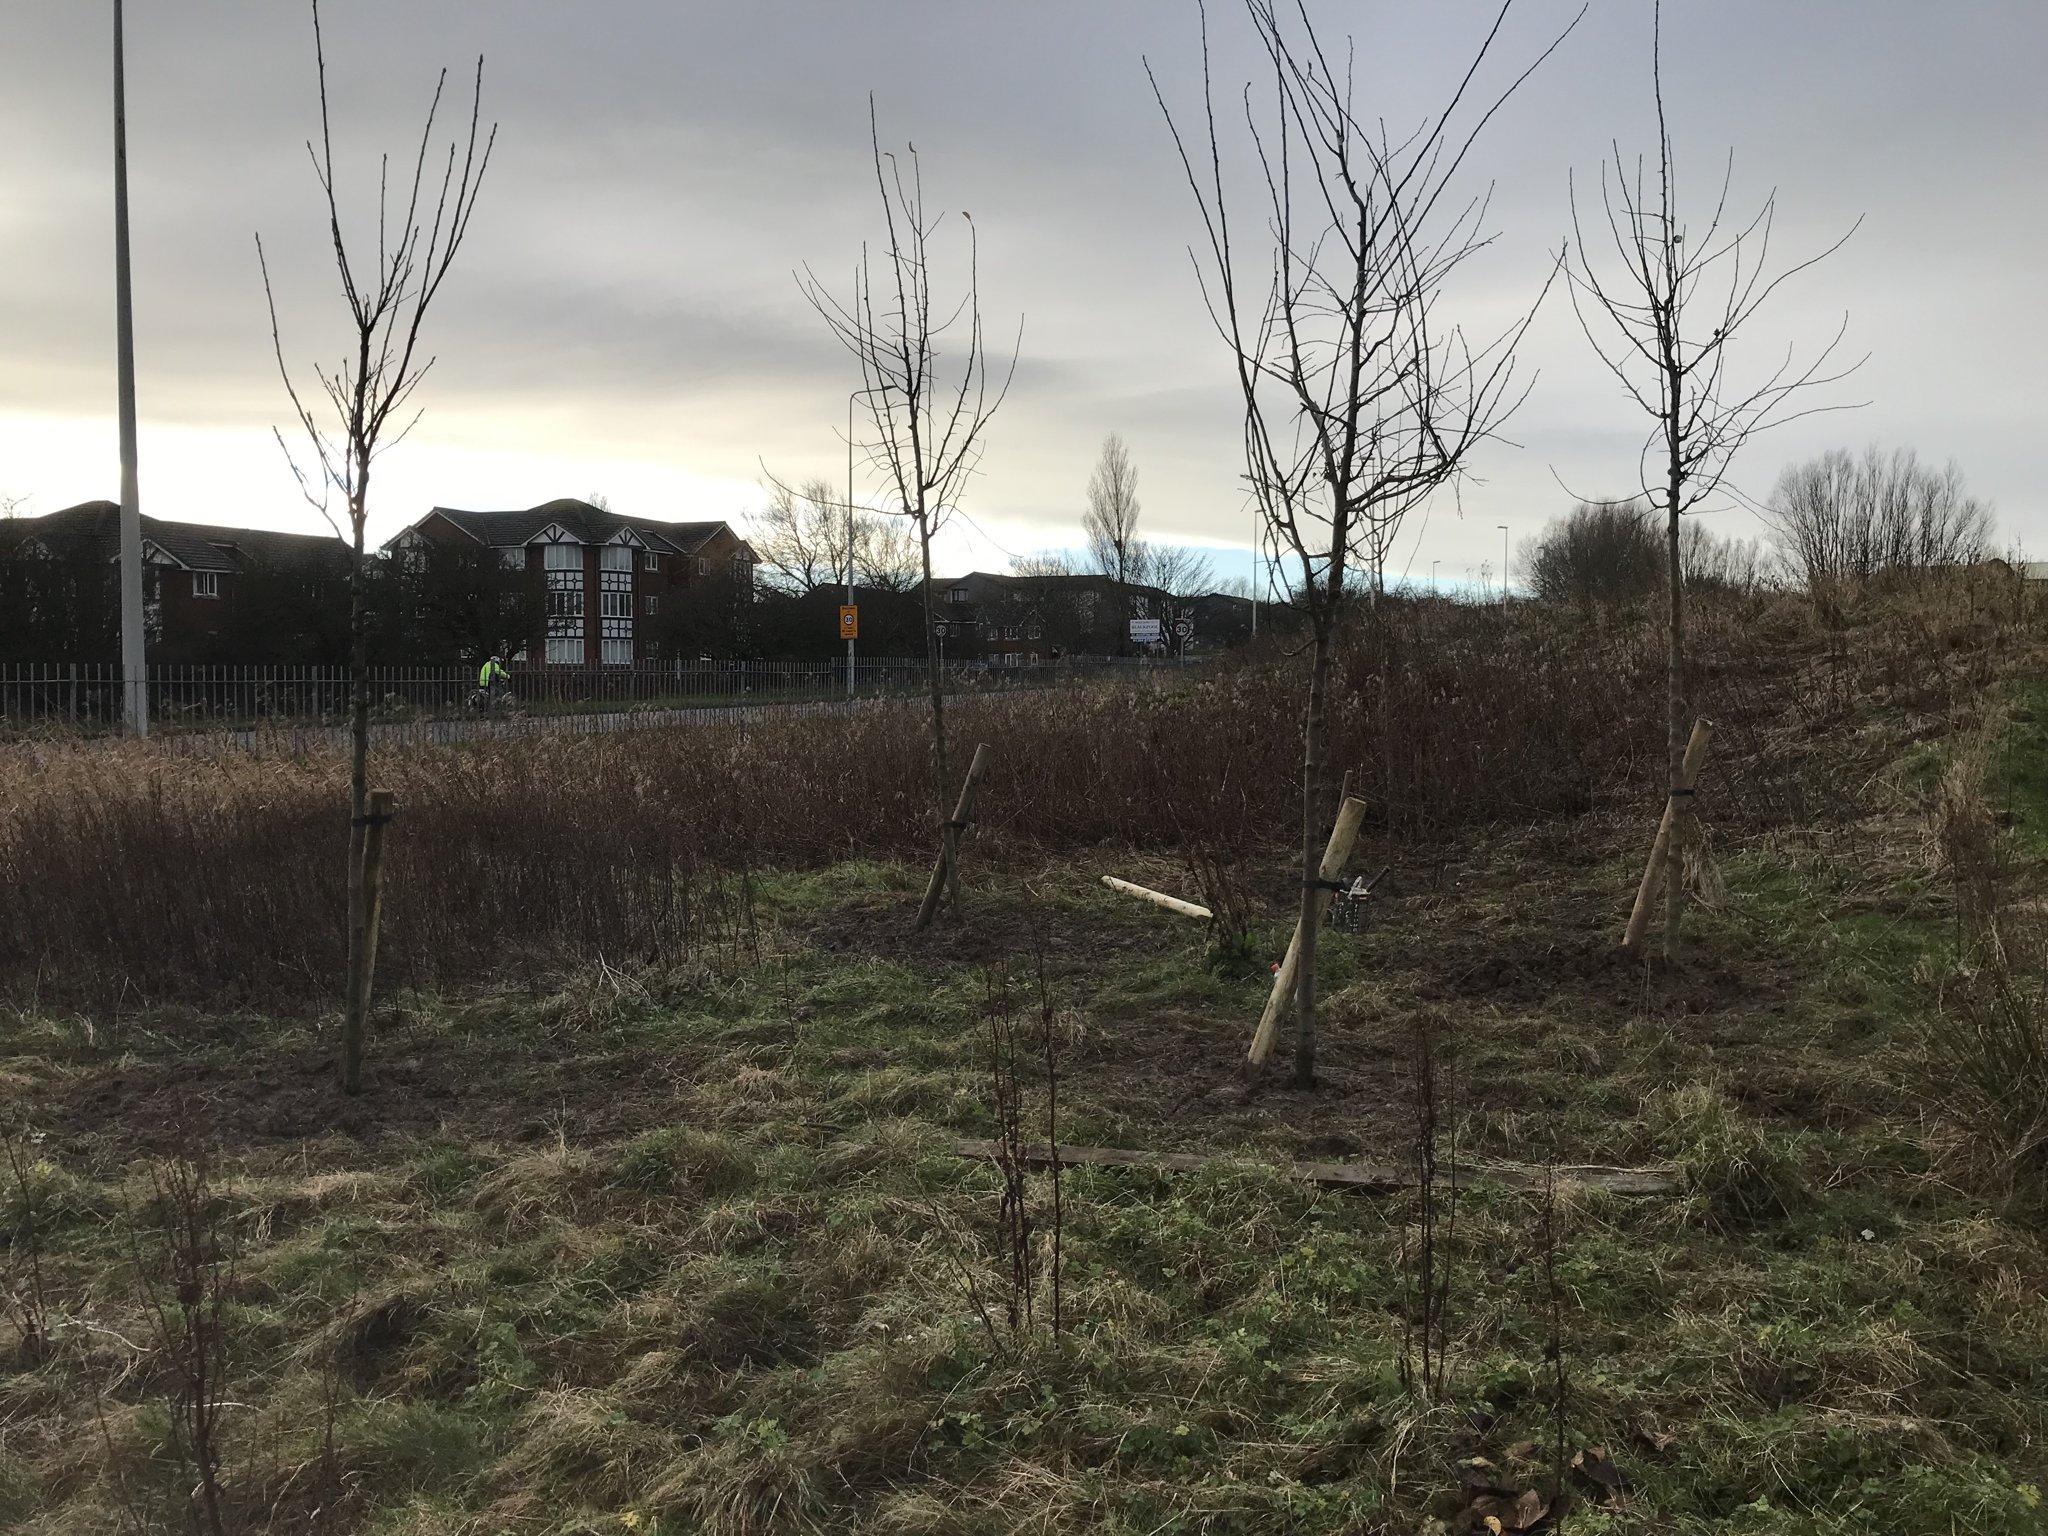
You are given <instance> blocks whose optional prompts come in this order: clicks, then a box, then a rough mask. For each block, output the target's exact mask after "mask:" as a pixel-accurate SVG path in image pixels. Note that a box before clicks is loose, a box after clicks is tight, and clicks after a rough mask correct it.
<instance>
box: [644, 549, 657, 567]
mask: <svg viewBox="0 0 2048 1536" xmlns="http://www.w3.org/2000/svg"><path fill="white" fill-rule="evenodd" d="M640 569H641V570H643V571H658V570H660V569H661V556H659V555H657V554H656V553H655V552H654V551H653V550H651V549H644V550H642V551H641V552H640Z"/></svg>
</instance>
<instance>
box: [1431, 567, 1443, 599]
mask: <svg viewBox="0 0 2048 1536" xmlns="http://www.w3.org/2000/svg"><path fill="white" fill-rule="evenodd" d="M1442 564H1443V561H1441V560H1432V561H1430V562H1429V595H1430V596H1431V597H1435V596H1437V585H1436V568H1437V567H1438V566H1440V565H1442Z"/></svg>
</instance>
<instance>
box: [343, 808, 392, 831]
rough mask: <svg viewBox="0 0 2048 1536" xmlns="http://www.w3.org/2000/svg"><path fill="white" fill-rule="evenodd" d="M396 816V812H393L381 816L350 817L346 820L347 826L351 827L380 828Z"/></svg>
mask: <svg viewBox="0 0 2048 1536" xmlns="http://www.w3.org/2000/svg"><path fill="white" fill-rule="evenodd" d="M396 814H397V812H395V811H386V812H384V813H383V814H382V815H381V816H379V815H369V816H351V817H349V819H348V824H349V825H350V826H352V827H381V826H384V825H386V824H388V823H389V822H390V820H391V818H392V817H393V816H395V815H396Z"/></svg>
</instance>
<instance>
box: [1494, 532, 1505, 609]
mask: <svg viewBox="0 0 2048 1536" xmlns="http://www.w3.org/2000/svg"><path fill="white" fill-rule="evenodd" d="M1496 526H1497V527H1499V529H1500V607H1501V612H1503V613H1505V612H1507V607H1508V525H1507V524H1506V523H1500V524H1497V525H1496Z"/></svg>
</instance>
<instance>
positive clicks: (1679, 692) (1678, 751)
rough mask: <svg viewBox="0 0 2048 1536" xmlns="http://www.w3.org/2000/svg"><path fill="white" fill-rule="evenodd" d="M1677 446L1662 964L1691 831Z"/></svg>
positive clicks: (1668, 500)
mask: <svg viewBox="0 0 2048 1536" xmlns="http://www.w3.org/2000/svg"><path fill="white" fill-rule="evenodd" d="M1679 404H1680V402H1679V391H1678V382H1677V380H1676V379H1674V380H1673V381H1672V385H1671V410H1672V421H1673V422H1674V423H1676V422H1677V420H1678V415H1677V413H1678V409H1679ZM1678 451H1679V445H1678V442H1677V440H1676V438H1675V436H1674V438H1673V439H1672V442H1671V464H1670V474H1669V479H1668V480H1667V482H1666V484H1665V488H1664V494H1665V507H1666V509H1667V511H1668V514H1669V517H1668V526H1667V529H1666V534H1667V540H1666V546H1665V559H1666V565H1667V569H1666V572H1665V574H1666V578H1667V584H1668V588H1669V597H1670V615H1669V617H1670V654H1669V656H1668V658H1667V670H1666V675H1665V684H1664V703H1665V721H1664V726H1665V748H1666V753H1667V756H1668V757H1669V760H1670V771H1671V781H1670V795H1671V808H1672V817H1671V849H1670V853H1669V855H1668V857H1667V859H1666V862H1665V865H1664V962H1665V964H1667V965H1669V964H1670V963H1672V962H1673V961H1675V960H1676V959H1677V958H1678V931H1679V924H1680V922H1681V920H1682V919H1683V918H1684V915H1685V850H1686V848H1687V846H1688V845H1689V843H1690V839H1691V833H1692V796H1691V792H1690V790H1689V789H1688V787H1687V785H1686V782H1685V742H1686V724H1685V717H1686V710H1685V586H1684V579H1683V573H1682V572H1681V571H1680V569H1679V559H1678V513H1679V508H1680V506H1681V505H1682V503H1681V501H1680V498H1681V497H1682V496H1683V495H1684V492H1685V469H1684V466H1683V465H1682V464H1681V463H1680V461H1679V456H1678Z"/></svg>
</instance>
